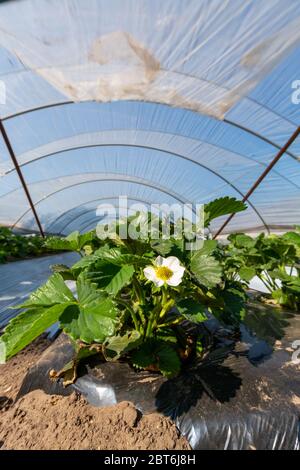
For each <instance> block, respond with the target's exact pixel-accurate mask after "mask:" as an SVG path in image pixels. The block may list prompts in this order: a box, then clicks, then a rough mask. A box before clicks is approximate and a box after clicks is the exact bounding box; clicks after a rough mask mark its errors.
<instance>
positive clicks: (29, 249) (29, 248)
mask: <svg viewBox="0 0 300 470" xmlns="http://www.w3.org/2000/svg"><path fill="white" fill-rule="evenodd" d="M50 251H51V249H50V248H48V247H47V246H46V245H45V243H44V239H43V238H42V237H40V236H39V235H19V234H16V233H13V232H12V230H11V229H9V228H6V227H0V264H1V263H6V262H7V261H12V260H17V259H22V258H28V257H32V256H41V255H42V254H44V253H48V252H50Z"/></svg>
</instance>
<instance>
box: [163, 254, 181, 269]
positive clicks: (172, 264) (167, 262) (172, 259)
mask: <svg viewBox="0 0 300 470" xmlns="http://www.w3.org/2000/svg"><path fill="white" fill-rule="evenodd" d="M163 266H167V267H168V268H169V269H171V271H176V269H177V268H178V267H179V266H180V262H179V259H178V258H176V256H168V257H167V258H165V259H164V264H163Z"/></svg>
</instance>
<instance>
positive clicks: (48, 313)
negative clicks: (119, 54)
mask: <svg viewBox="0 0 300 470" xmlns="http://www.w3.org/2000/svg"><path fill="white" fill-rule="evenodd" d="M69 305H70V304H69V303H62V304H58V305H54V306H52V307H49V308H43V307H39V308H32V309H29V310H27V311H25V312H22V313H20V314H19V315H18V316H17V317H15V318H13V319H12V320H11V321H10V322H9V324H8V325H7V327H6V328H5V330H4V334H3V335H2V336H1V339H0V343H1V344H2V346H1V348H0V350H2V356H3V355H4V354H5V357H1V358H0V362H1V360H2V362H3V359H4V360H5V359H9V358H10V357H12V356H14V355H15V354H17V353H18V352H19V351H21V349H23V348H24V347H25V346H27V345H28V344H29V343H31V341H33V340H34V339H35V338H37V337H38V336H39V335H41V334H42V333H43V332H44V331H45V330H46V329H47V328H49V327H50V326H51V325H53V324H54V323H56V322H57V320H58V319H59V317H60V315H61V314H62V313H63V312H64V310H65V309H66V308H67V307H68V306H69ZM3 345H4V346H3Z"/></svg>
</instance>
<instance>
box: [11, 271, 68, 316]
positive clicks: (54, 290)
mask: <svg viewBox="0 0 300 470" xmlns="http://www.w3.org/2000/svg"><path fill="white" fill-rule="evenodd" d="M74 300H75V299H74V296H73V294H72V292H71V291H70V289H69V288H68V287H67V286H66V284H65V281H64V279H63V277H62V276H61V275H60V274H59V273H55V274H53V275H52V276H50V278H49V279H48V281H47V282H46V284H44V285H43V286H42V287H39V288H38V289H37V290H36V291H35V292H33V293H32V294H31V295H30V296H29V299H28V300H27V301H26V302H24V303H23V304H22V305H17V306H15V307H14V308H34V307H49V306H51V305H55V304H59V303H65V302H72V301H74Z"/></svg>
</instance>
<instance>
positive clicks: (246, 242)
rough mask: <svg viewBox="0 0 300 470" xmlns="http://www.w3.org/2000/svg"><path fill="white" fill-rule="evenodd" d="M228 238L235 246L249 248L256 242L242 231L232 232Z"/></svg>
mask: <svg viewBox="0 0 300 470" xmlns="http://www.w3.org/2000/svg"><path fill="white" fill-rule="evenodd" d="M228 240H229V241H230V242H231V243H233V245H234V246H236V247H237V248H247V249H249V248H252V247H254V246H255V243H256V240H255V239H253V238H252V237H250V236H249V235H245V234H244V233H232V234H230V235H229V237H228Z"/></svg>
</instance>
